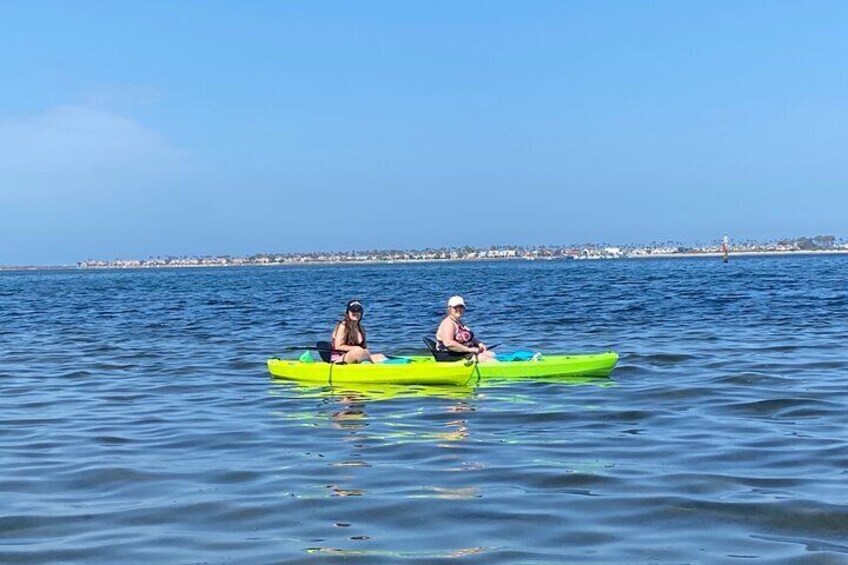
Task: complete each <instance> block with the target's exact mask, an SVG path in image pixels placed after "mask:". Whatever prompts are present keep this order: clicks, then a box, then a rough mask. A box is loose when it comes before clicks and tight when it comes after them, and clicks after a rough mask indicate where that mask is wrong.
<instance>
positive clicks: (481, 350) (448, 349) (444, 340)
mask: <svg viewBox="0 0 848 565" xmlns="http://www.w3.org/2000/svg"><path fill="white" fill-rule="evenodd" d="M447 314H448V315H447V316H445V319H444V320H442V323H441V324H439V329H438V330H437V331H436V350H435V351H434V352H433V355H434V356H435V358H436V361H456V360H458V359H470V358H472V357H474V356H476V357H477V362H478V363H492V362H495V363H496V362H497V359H496V358H495V354H494V353H493V352H492V351H489V349H488V348H487V347H486V344H485V343H483V342H482V341H480V340H478V339H476V338H475V337H474V332H472V331H471V328H469V327H468V326H466V325H465V324H463V323H462V321H461V319H462V315H463V314H465V300H464V299H463V298H462V297H461V296H451V297H450V299H449V300H448V311H447Z"/></svg>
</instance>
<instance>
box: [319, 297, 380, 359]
mask: <svg viewBox="0 0 848 565" xmlns="http://www.w3.org/2000/svg"><path fill="white" fill-rule="evenodd" d="M362 313H363V310H362V303H361V302H360V301H359V300H351V301H350V302H348V303H347V308H345V317H344V320H342V321H340V322H339V323H338V324H336V327H335V329H334V330H333V351H332V352H331V354H330V361H331V362H333V363H362V362H372V363H380V362H381V361H385V360H386V356H385V355H381V354H380V353H371V352H370V351H368V345H367V344H366V343H365V328H363V327H362Z"/></svg>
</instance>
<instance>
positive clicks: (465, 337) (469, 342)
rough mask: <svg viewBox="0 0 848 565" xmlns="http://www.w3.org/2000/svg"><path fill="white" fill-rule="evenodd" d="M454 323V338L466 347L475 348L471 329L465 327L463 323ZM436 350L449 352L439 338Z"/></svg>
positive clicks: (454, 321)
mask: <svg viewBox="0 0 848 565" xmlns="http://www.w3.org/2000/svg"><path fill="white" fill-rule="evenodd" d="M453 323H454V324H456V330H455V331H454V333H453V338H454V339H455V340H456V341H458V342H459V343H461V344H462V345H464V346H465V347H474V332H472V331H471V328H469V327H468V326H464V325H463V324H462V322H457V321H456V320H453ZM436 349H438V350H439V351H447V350H448V348H447V347H446V346H445V344H444V343H442V340H440V339H438V338H437V339H436Z"/></svg>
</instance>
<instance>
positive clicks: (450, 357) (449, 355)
mask: <svg viewBox="0 0 848 565" xmlns="http://www.w3.org/2000/svg"><path fill="white" fill-rule="evenodd" d="M421 339H422V340H423V341H424V345H426V346H427V349H428V350H429V351H430V354H431V355H432V356H433V359H435V360H436V361H459V360H460V359H469V358H471V357H472V355H471V354H470V353H456V352H454V351H439V349H438V348H437V347H436V340H435V339H433V338H431V337H423V338H421Z"/></svg>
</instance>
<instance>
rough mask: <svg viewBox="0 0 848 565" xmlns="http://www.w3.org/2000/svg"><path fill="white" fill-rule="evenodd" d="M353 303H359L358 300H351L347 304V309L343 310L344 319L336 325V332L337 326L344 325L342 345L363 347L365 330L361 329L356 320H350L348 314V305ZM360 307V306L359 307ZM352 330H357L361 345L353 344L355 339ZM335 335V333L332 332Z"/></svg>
mask: <svg viewBox="0 0 848 565" xmlns="http://www.w3.org/2000/svg"><path fill="white" fill-rule="evenodd" d="M354 302H359V301H358V300H351V301H350V302H348V303H347V307H346V308H345V314H344V318H343V319H342V320H341V321H340V322H339V323H338V324H336V330H338V328H339V326H341V325H342V324H344V344H345V345H359V346H362V347H365V328H363V327H362V324H361V323H360V322H359V321H358V320H351V319H350V316H348V313H349V312H350V305H351V304H353V303H354ZM361 306H362V305H361V304H360V307H361ZM354 328H356V329H357V330H359V335H361V336H362V343H356V342H354V339H355V338H356V336H355V334H354ZM334 333H335V332H334Z"/></svg>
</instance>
